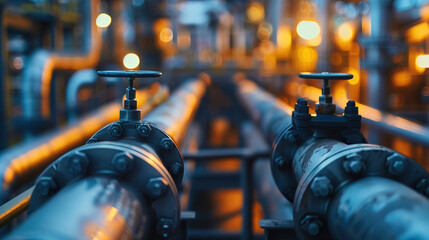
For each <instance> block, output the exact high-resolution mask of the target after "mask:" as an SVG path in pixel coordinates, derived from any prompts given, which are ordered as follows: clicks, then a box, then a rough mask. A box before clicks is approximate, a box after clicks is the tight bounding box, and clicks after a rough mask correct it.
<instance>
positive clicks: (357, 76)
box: [348, 68, 360, 85]
mask: <svg viewBox="0 0 429 240" xmlns="http://www.w3.org/2000/svg"><path fill="white" fill-rule="evenodd" d="M348 72H349V73H350V74H352V75H353V78H352V79H350V80H348V81H349V83H350V84H351V85H356V84H358V83H359V81H360V72H359V70H357V69H355V68H350V69H349V71H348Z"/></svg>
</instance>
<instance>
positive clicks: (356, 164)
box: [343, 153, 366, 174]
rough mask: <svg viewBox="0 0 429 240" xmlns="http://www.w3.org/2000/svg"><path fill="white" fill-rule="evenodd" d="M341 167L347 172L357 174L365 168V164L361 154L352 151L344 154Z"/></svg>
mask: <svg viewBox="0 0 429 240" xmlns="http://www.w3.org/2000/svg"><path fill="white" fill-rule="evenodd" d="M343 168H344V170H345V171H346V172H348V173H352V174H358V173H362V172H364V171H365V170H366V165H365V162H364V161H363V159H362V156H361V155H359V154H357V153H352V154H349V155H347V156H346V159H345V160H344V162H343Z"/></svg>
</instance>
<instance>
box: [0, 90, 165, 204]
mask: <svg viewBox="0 0 429 240" xmlns="http://www.w3.org/2000/svg"><path fill="white" fill-rule="evenodd" d="M167 96H168V90H167V89H166V88H165V87H162V86H161V85H159V84H154V85H152V87H151V88H150V89H147V90H141V91H139V92H138V93H137V100H138V101H137V102H138V104H139V106H138V107H139V108H141V111H142V115H146V114H147V113H148V112H149V111H150V110H151V109H153V108H154V107H155V106H156V105H158V104H159V103H161V102H162V101H163V100H164V99H166V98H167ZM121 108H122V105H121V104H120V103H112V104H109V105H107V106H105V107H103V108H101V109H100V110H98V111H97V112H95V113H93V114H91V115H88V116H86V117H84V118H82V119H81V120H79V121H78V122H76V123H75V124H72V125H70V126H67V127H65V128H61V129H59V130H57V131H55V132H52V133H48V134H46V135H43V136H41V137H39V138H37V139H34V140H32V141H28V142H24V143H22V144H20V145H17V146H15V147H13V148H11V149H9V150H8V151H5V152H3V153H1V154H0V187H1V192H0V203H4V202H5V201H6V200H8V198H9V196H10V195H11V194H12V193H13V192H14V191H15V190H16V189H18V188H19V187H21V186H22V185H23V184H25V183H26V182H27V181H29V180H31V179H33V178H35V177H36V176H37V175H38V174H40V172H41V171H42V170H43V169H44V168H45V167H46V166H47V165H49V164H50V163H51V162H53V161H54V160H55V159H57V158H58V157H59V156H61V155H62V154H64V153H66V152H67V151H69V150H71V149H73V148H75V147H77V146H79V145H81V144H83V143H85V141H87V140H88V139H89V138H90V137H91V136H92V135H93V134H94V133H95V132H96V131H98V130H99V129H100V128H102V127H103V126H105V125H106V124H108V123H110V122H113V121H117V120H118V119H119V114H118V112H119V111H120V109H121Z"/></svg>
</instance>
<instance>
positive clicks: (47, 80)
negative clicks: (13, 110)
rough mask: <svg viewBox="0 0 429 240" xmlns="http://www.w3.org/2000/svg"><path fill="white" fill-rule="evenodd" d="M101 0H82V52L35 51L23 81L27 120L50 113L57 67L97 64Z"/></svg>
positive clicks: (44, 116) (72, 68)
mask: <svg viewBox="0 0 429 240" xmlns="http://www.w3.org/2000/svg"><path fill="white" fill-rule="evenodd" d="M99 2H100V1H99V0H90V1H82V15H83V20H82V23H83V31H84V34H83V35H84V39H83V45H84V49H83V52H81V53H78V54H76V53H66V52H48V51H46V50H39V51H37V52H35V53H34V54H33V55H32V56H31V58H30V60H29V63H28V66H30V67H28V68H25V70H24V74H23V80H22V94H21V96H22V101H23V105H22V106H23V115H24V118H25V119H29V120H33V119H34V118H43V119H46V118H48V117H49V116H50V113H51V109H50V105H51V103H50V93H51V81H52V73H53V71H54V70H56V69H62V70H79V69H84V68H91V67H94V66H95V65H96V64H97V63H98V60H99V58H100V53H101V48H102V39H101V30H99V29H98V28H97V26H96V24H95V22H96V21H95V19H96V17H97V13H98V7H99Z"/></svg>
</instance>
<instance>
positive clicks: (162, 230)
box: [157, 218, 174, 238]
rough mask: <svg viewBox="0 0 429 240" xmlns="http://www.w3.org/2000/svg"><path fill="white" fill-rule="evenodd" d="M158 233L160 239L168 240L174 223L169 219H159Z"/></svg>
mask: <svg viewBox="0 0 429 240" xmlns="http://www.w3.org/2000/svg"><path fill="white" fill-rule="evenodd" d="M157 228H158V229H157V230H158V233H159V235H161V237H162V238H168V237H170V236H171V234H172V233H173V228H174V223H173V221H172V220H170V219H165V218H163V219H161V220H160V221H159V223H158V227H157Z"/></svg>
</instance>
